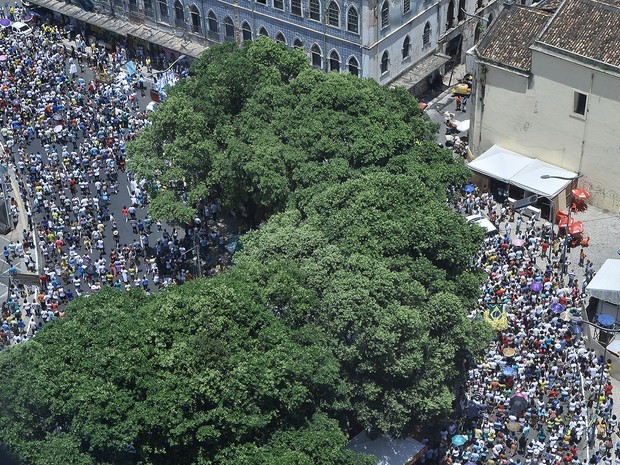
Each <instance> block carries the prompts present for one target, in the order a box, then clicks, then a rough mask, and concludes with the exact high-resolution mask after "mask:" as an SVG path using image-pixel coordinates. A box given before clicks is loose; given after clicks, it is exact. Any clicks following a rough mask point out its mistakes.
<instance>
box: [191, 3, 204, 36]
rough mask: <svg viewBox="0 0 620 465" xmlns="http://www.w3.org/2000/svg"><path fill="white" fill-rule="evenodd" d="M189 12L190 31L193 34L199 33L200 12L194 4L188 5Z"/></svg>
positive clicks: (200, 25)
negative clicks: (190, 19)
mask: <svg viewBox="0 0 620 465" xmlns="http://www.w3.org/2000/svg"><path fill="white" fill-rule="evenodd" d="M189 14H190V17H191V18H192V32H193V33H194V34H200V33H201V32H202V21H201V20H200V12H199V11H198V8H197V7H196V5H192V6H190V7H189Z"/></svg>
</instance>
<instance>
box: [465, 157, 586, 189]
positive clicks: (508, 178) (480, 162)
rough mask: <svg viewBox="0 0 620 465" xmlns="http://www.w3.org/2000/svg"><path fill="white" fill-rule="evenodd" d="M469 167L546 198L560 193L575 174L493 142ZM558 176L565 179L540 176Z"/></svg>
mask: <svg viewBox="0 0 620 465" xmlns="http://www.w3.org/2000/svg"><path fill="white" fill-rule="evenodd" d="M468 166H469V168H470V169H471V170H472V171H475V172H477V173H480V174H484V175H485V176H489V177H492V178H494V179H498V180H500V181H504V182H506V183H508V184H512V185H513V186H517V187H520V188H521V189H523V190H526V191H528V192H532V193H533V194H538V195H541V196H543V197H546V198H548V199H553V198H555V197H556V196H557V195H558V194H559V193H560V192H562V191H563V190H564V189H565V188H566V186H567V185H568V184H570V183H571V181H572V179H574V178H576V177H577V173H573V172H572V171H568V170H565V169H563V168H559V167H557V166H554V165H551V164H549V163H546V162H544V161H540V160H536V159H534V158H529V157H526V156H524V155H520V154H518V153H516V152H512V151H510V150H506V149H504V148H502V147H500V146H499V145H494V146H493V147H491V148H490V149H489V150H487V151H486V152H484V153H483V154H482V155H480V156H479V157H478V158H476V159H474V160H472V161H471V162H470V163H469V165H468ZM543 175H548V176H559V177H562V178H567V179H558V178H554V177H550V178H548V179H542V178H541V176H543Z"/></svg>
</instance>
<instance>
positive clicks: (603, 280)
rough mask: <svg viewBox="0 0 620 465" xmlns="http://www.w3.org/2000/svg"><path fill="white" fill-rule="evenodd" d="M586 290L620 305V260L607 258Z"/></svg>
mask: <svg viewBox="0 0 620 465" xmlns="http://www.w3.org/2000/svg"><path fill="white" fill-rule="evenodd" d="M586 292H587V293H588V294H589V295H590V296H592V297H596V298H597V299H600V300H604V301H605V302H609V303H612V304H614V305H620V260H614V259H609V260H606V261H605V263H603V266H601V269H600V270H598V272H597V273H596V274H595V275H594V278H592V281H590V284H588V287H586Z"/></svg>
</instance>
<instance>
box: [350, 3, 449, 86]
mask: <svg viewBox="0 0 620 465" xmlns="http://www.w3.org/2000/svg"><path fill="white" fill-rule="evenodd" d="M388 1H389V4H390V26H389V27H388V28H386V29H385V30H381V28H380V25H381V17H380V16H381V6H382V5H383V1H381V0H378V1H375V2H370V4H369V3H368V2H364V4H363V7H362V10H363V12H364V16H363V20H362V27H364V30H363V32H362V43H363V46H364V48H363V52H362V53H363V58H362V60H363V62H364V65H367V66H368V67H367V68H365V69H368V70H369V74H368V75H369V76H370V77H373V78H374V79H376V80H377V81H378V82H379V83H381V84H387V83H389V82H391V81H392V80H394V79H396V78H397V77H398V76H399V75H401V74H402V73H403V72H404V71H406V70H407V69H409V68H410V67H411V66H412V64H413V63H416V62H418V61H419V60H420V59H421V58H423V57H424V56H426V55H428V54H430V53H433V52H435V51H436V50H437V40H438V29H439V24H438V23H437V2H433V1H428V2H426V4H427V6H426V7H425V6H424V3H419V2H417V1H415V0H412V1H411V12H410V13H408V14H406V15H403V0H396V1H391V0H388ZM373 3H374V7H376V9H375V8H374V7H373ZM427 21H428V22H429V23H430V25H431V36H430V44H429V46H428V47H426V48H424V47H423V41H422V37H423V34H424V25H425V24H426V22H427ZM407 35H409V37H410V39H411V49H410V53H409V57H408V58H407V59H405V60H403V56H402V48H403V41H404V40H405V37H406V36H407ZM386 50H387V51H388V53H389V56H390V61H389V66H388V72H387V73H385V74H381V58H382V56H383V52H384V51H386Z"/></svg>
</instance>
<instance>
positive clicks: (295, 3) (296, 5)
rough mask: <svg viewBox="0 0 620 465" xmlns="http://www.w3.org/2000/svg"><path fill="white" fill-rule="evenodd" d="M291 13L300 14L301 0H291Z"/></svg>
mask: <svg viewBox="0 0 620 465" xmlns="http://www.w3.org/2000/svg"><path fill="white" fill-rule="evenodd" d="M291 14H292V15H295V16H301V0H291Z"/></svg>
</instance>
